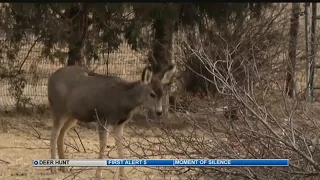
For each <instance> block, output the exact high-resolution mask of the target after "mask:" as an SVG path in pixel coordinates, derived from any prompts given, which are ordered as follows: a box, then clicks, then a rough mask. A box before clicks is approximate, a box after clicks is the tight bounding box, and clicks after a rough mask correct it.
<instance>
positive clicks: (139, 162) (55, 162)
mask: <svg viewBox="0 0 320 180" xmlns="http://www.w3.org/2000/svg"><path fill="white" fill-rule="evenodd" d="M32 164H33V166H34V167H51V166H73V167H86V166H95V167H98V166H113V167H117V166H128V167H137V166H141V167H148V166H149V167H150V166H152V167H156V166H199V167H202V166H208V167H210V166H211V167H214V166H217V167H218V166H289V160H288V159H105V160H104V159H81V160H79V159H42V160H33V163H32Z"/></svg>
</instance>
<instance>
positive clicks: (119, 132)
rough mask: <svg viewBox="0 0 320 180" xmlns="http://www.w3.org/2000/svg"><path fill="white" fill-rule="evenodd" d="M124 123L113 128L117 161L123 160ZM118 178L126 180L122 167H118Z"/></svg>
mask: <svg viewBox="0 0 320 180" xmlns="http://www.w3.org/2000/svg"><path fill="white" fill-rule="evenodd" d="M124 125H125V123H123V124H120V125H117V126H116V127H115V128H114V131H113V132H114V136H115V141H116V142H115V144H116V147H117V150H118V156H119V159H123V158H124V153H123V150H124V148H123V128H124ZM119 178H120V179H128V177H127V176H126V174H125V171H124V167H122V166H121V167H119Z"/></svg>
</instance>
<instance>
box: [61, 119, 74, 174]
mask: <svg viewBox="0 0 320 180" xmlns="http://www.w3.org/2000/svg"><path fill="white" fill-rule="evenodd" d="M77 121H78V120H77V119H75V118H73V117H69V118H68V119H67V121H66V122H65V123H64V125H63V127H62V129H61V131H60V134H59V136H58V142H57V145H58V156H59V159H65V158H66V157H65V154H64V139H65V136H66V134H67V132H68V131H69V130H70V129H71V128H72V127H73V126H74V125H75V124H76V123H77ZM61 171H62V172H68V167H61Z"/></svg>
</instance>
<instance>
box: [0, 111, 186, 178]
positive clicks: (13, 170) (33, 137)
mask: <svg viewBox="0 0 320 180" xmlns="http://www.w3.org/2000/svg"><path fill="white" fill-rule="evenodd" d="M51 123H52V122H51V119H50V117H47V118H39V117H30V116H19V117H17V116H8V117H3V116H1V117H0V126H1V127H0V179H3V180H13V179H24V180H28V179H30V180H31V179H41V180H43V179H93V177H94V173H95V168H90V169H88V168H87V169H84V168H80V167H78V168H74V169H72V170H71V172H70V173H62V172H59V173H58V174H56V175H51V174H50V171H49V168H47V167H41V168H35V167H32V160H34V159H49V158H50V153H49V143H50V141H49V138H50V129H51ZM13 125H14V126H13ZM147 129H148V128H145V129H143V128H141V133H148V130H147ZM77 130H79V134H80V136H81V140H82V142H83V145H84V147H85V148H86V152H84V151H83V149H82V146H81V144H80V143H79V138H78V136H77V134H76V133H75V132H72V131H71V132H70V133H69V135H68V138H67V139H66V144H67V143H69V144H73V146H78V147H79V149H80V152H77V151H76V150H74V148H71V147H70V146H68V145H67V146H66V155H67V157H68V158H70V159H73V158H74V159H75V158H78V159H85V158H91V159H95V158H96V157H97V153H96V152H97V150H98V135H97V133H96V131H95V130H90V129H86V128H83V127H79V126H78V127H77ZM149 130H150V129H149ZM149 135H150V134H149ZM124 136H125V137H130V140H134V139H135V138H138V137H134V136H133V135H131V134H130V128H128V127H126V129H125V135H124ZM72 139H75V141H74V142H72V141H73V140H72ZM148 139H152V135H150V136H149V137H148ZM136 140H137V139H136ZM75 144H76V145H75ZM108 145H110V148H112V147H114V139H113V138H109V142H108ZM110 148H109V150H110ZM138 153H139V152H138ZM110 156H113V157H117V156H116V150H115V148H112V150H110ZM126 157H128V158H134V156H132V155H131V154H130V152H128V151H126ZM154 158H156V157H154ZM106 159H107V157H106ZM126 172H127V175H128V177H130V179H139V180H141V179H152V180H154V179H155V180H156V179H177V178H175V177H174V176H173V175H169V176H166V177H164V176H163V175H160V174H159V171H156V170H152V169H149V168H131V167H127V168H126ZM103 177H104V179H118V178H117V168H115V167H112V168H110V167H108V168H107V167H106V168H104V170H103ZM179 179H181V177H180V178H179Z"/></svg>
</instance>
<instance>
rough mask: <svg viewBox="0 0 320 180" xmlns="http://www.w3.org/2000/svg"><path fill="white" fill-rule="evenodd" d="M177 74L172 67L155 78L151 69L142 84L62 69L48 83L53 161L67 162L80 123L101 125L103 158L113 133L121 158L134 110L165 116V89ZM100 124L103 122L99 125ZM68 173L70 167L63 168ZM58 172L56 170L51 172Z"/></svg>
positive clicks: (72, 68)
mask: <svg viewBox="0 0 320 180" xmlns="http://www.w3.org/2000/svg"><path fill="white" fill-rule="evenodd" d="M175 71H176V66H175V65H171V66H169V68H168V69H167V70H166V71H164V72H163V73H159V74H155V75H153V73H152V70H151V67H150V66H147V67H145V68H144V70H143V72H142V77H141V80H139V81H136V82H128V81H125V80H123V79H121V78H120V77H116V76H107V75H101V74H97V73H94V72H90V71H88V70H86V69H84V68H82V67H79V66H67V67H63V68H60V69H58V70H57V71H56V72H54V73H53V74H52V75H51V76H50V77H49V80H48V100H49V103H50V106H51V109H52V112H53V118H54V119H53V127H52V130H51V139H50V151H51V159H56V153H55V151H56V149H58V156H59V158H60V159H65V154H64V138H65V135H66V133H67V132H68V130H69V129H70V128H72V127H73V126H74V125H75V124H76V122H77V121H81V122H93V121H96V122H97V123H98V130H99V143H100V152H99V157H98V158H99V159H102V158H103V153H104V150H105V148H106V143H107V139H108V135H109V132H110V131H111V130H113V133H114V136H115V139H116V143H115V145H116V147H117V150H118V156H119V158H120V159H121V158H124V154H123V145H122V140H123V137H122V136H123V128H124V125H125V124H126V123H127V122H128V121H129V120H130V119H131V117H132V113H133V111H134V109H136V108H137V107H139V106H141V105H142V104H146V105H148V107H153V108H155V110H156V114H157V115H158V116H161V114H162V103H161V102H162V101H161V99H162V96H163V89H164V85H165V84H168V83H169V82H170V81H171V80H172V78H173V76H174V74H175ZM98 121H100V122H98ZM61 170H62V172H67V171H68V167H62V168H61ZM51 172H52V173H56V172H57V168H56V167H52V168H51ZM119 176H120V178H126V175H125V172H124V168H123V167H120V168H119ZM96 178H97V179H101V178H102V168H101V167H98V168H97V170H96Z"/></svg>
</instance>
